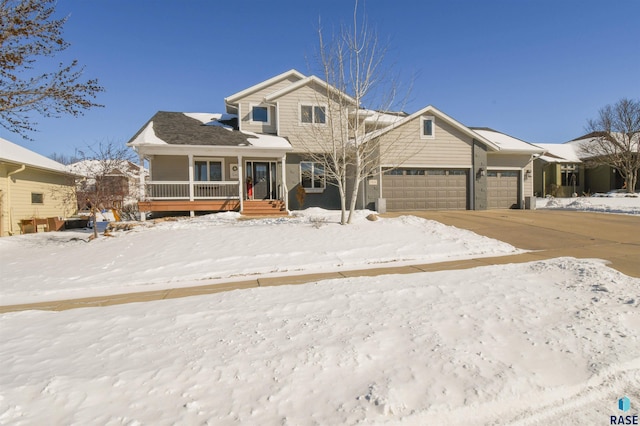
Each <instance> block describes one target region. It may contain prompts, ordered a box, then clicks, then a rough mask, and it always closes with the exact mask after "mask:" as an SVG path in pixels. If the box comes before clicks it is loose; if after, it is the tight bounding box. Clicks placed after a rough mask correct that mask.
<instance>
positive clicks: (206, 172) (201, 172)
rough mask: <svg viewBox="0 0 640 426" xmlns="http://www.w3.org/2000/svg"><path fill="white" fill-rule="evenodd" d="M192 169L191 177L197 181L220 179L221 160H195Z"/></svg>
mask: <svg viewBox="0 0 640 426" xmlns="http://www.w3.org/2000/svg"><path fill="white" fill-rule="evenodd" d="M193 169H194V170H193V172H194V176H193V178H194V180H196V181H198V182H210V181H221V180H222V161H220V160H196V161H195V162H194V168H193Z"/></svg>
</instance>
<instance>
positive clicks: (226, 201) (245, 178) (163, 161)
mask: <svg viewBox="0 0 640 426" xmlns="http://www.w3.org/2000/svg"><path fill="white" fill-rule="evenodd" d="M144 159H146V160H147V161H148V162H149V169H150V176H151V180H149V181H144V182H141V191H140V193H141V195H142V196H141V197H140V201H139V202H138V208H139V210H140V212H185V211H188V212H190V214H191V215H195V213H196V212H205V211H209V212H216V211H239V212H241V213H243V214H249V215H259V214H265V215H266V214H278V215H286V214H287V209H288V206H287V201H286V197H285V194H286V192H287V191H286V187H285V182H286V179H285V176H284V174H283V173H284V170H285V169H286V167H285V165H286V159H285V157H284V156H282V157H281V158H265V157H257V156H256V155H255V153H252V155H251V156H250V157H244V156H237V157H229V156H215V157H214V156H211V155H208V156H202V155H194V154H190V153H189V154H187V155H186V156H175V155H172V156H160V155H146V156H144ZM144 159H143V160H142V161H144ZM181 165H182V166H184V168H183V167H181ZM176 167H177V168H176ZM183 174H186V175H187V177H188V180H173V179H171V180H168V179H167V178H173V177H178V176H179V175H183Z"/></svg>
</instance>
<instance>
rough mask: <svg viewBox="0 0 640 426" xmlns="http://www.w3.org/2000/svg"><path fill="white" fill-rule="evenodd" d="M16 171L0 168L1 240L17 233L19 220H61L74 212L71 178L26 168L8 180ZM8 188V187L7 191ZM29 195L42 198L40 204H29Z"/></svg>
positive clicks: (11, 167)
mask: <svg viewBox="0 0 640 426" xmlns="http://www.w3.org/2000/svg"><path fill="white" fill-rule="evenodd" d="M17 169H18V167H17V166H15V167H14V166H6V165H3V166H0V181H1V182H2V183H1V184H0V185H1V186H0V189H1V190H2V199H1V200H0V203H1V205H2V206H1V213H2V219H1V220H2V235H3V236H6V235H11V234H12V233H13V234H17V233H19V232H20V221H21V220H22V219H31V218H33V217H37V218H47V217H63V218H64V217H68V216H70V215H72V214H74V213H75V212H76V210H77V202H76V197H75V190H74V185H75V183H74V180H73V177H72V176H71V175H65V174H62V173H55V172H49V171H45V170H40V169H34V168H30V167H28V166H27V168H26V169H25V170H24V171H22V172H20V173H16V174H14V175H13V176H10V177H7V174H8V173H10V172H11V171H13V170H17ZM9 180H11V182H9ZM8 185H11V189H10V190H9V188H8ZM32 193H37V194H42V203H36V204H34V203H32V202H31V194H32ZM9 197H10V199H9Z"/></svg>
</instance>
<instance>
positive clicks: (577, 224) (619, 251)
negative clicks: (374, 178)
mask: <svg viewBox="0 0 640 426" xmlns="http://www.w3.org/2000/svg"><path fill="white" fill-rule="evenodd" d="M403 214H411V215H415V216H419V217H423V218H426V219H432V220H437V221H438V222H441V223H444V224H445V225H452V226H455V227H458V228H462V229H468V230H470V231H473V232H475V233H477V234H480V235H485V236H487V237H491V238H495V239H497V240H500V241H504V242H507V243H509V244H511V245H513V246H516V247H518V248H521V249H526V250H536V251H537V252H536V253H531V256H532V260H534V259H535V257H536V255H538V256H540V257H543V258H551V257H562V256H572V257H579V258H598V259H605V260H607V261H609V262H610V264H609V266H611V267H613V268H615V269H617V270H618V271H620V272H622V273H624V274H626V275H630V276H634V277H639V278H640V217H639V216H632V215H619V214H605V213H588V212H575V211H568V210H484V211H463V210H460V211H412V212H402V213H386V214H384V215H383V216H384V217H395V216H400V215H403Z"/></svg>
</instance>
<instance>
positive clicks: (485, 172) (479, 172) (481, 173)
mask: <svg viewBox="0 0 640 426" xmlns="http://www.w3.org/2000/svg"><path fill="white" fill-rule="evenodd" d="M486 174H487V170H486V169H485V168H484V167H480V168H478V176H479V177H482V176H484V175H486Z"/></svg>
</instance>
